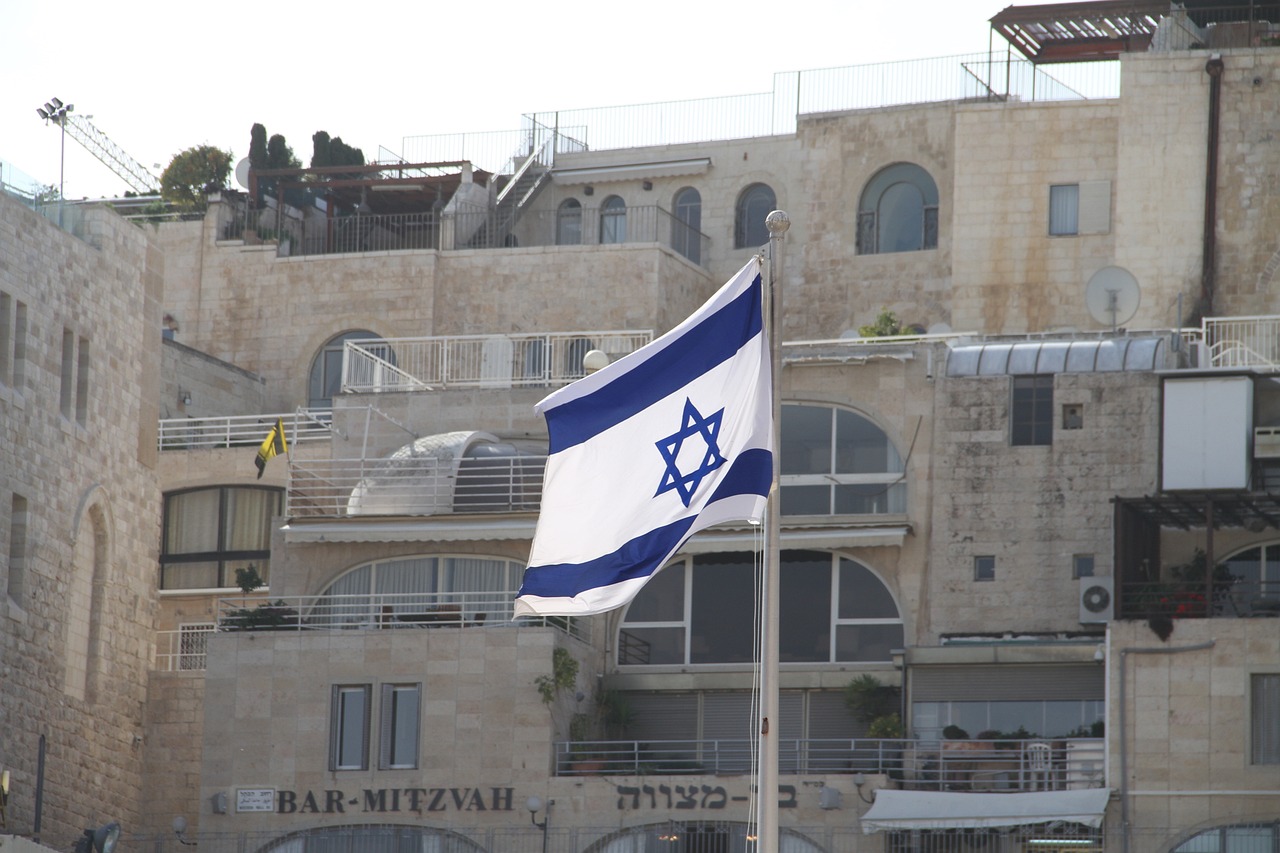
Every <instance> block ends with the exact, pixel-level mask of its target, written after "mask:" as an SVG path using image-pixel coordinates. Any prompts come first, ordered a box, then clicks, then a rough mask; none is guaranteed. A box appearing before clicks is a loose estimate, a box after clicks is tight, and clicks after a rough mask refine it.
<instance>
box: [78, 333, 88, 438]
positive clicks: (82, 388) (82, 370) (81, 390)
mask: <svg viewBox="0 0 1280 853" xmlns="http://www.w3.org/2000/svg"><path fill="white" fill-rule="evenodd" d="M88 418H89V339H88V338H81V339H80V346H79V352H78V353H77V358H76V423H78V424H80V426H84V425H85V421H87V420H88Z"/></svg>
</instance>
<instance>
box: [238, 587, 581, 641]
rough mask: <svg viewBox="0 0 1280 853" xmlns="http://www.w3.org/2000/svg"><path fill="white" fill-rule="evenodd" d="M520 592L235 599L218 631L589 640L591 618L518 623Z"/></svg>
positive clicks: (531, 619) (550, 618) (534, 619)
mask: <svg viewBox="0 0 1280 853" xmlns="http://www.w3.org/2000/svg"><path fill="white" fill-rule="evenodd" d="M515 598H516V591H515V590H508V591H487V592H407V593H372V594H354V595H294V596H285V597H271V598H268V599H263V598H260V597H257V598H255V597H248V596H236V597H233V598H220V599H218V601H217V605H216V614H217V630H218V631H346V630H411V629H423V628H510V627H537V626H550V627H553V628H558V629H559V630H561V631H564V632H565V633H566V634H568V635H570V636H572V637H577V638H578V639H581V640H584V641H590V638H591V618H590V617H581V616H575V617H568V616H548V617H541V618H539V617H524V616H522V617H521V618H520V619H518V620H514V621H513V618H512V617H513V616H514V614H515Z"/></svg>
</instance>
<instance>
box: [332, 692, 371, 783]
mask: <svg viewBox="0 0 1280 853" xmlns="http://www.w3.org/2000/svg"><path fill="white" fill-rule="evenodd" d="M371 693H372V689H371V688H370V686H369V685H368V684H357V685H334V688H333V707H332V710H331V712H330V719H329V769H330V770H368V769H369V698H370V694H371Z"/></svg>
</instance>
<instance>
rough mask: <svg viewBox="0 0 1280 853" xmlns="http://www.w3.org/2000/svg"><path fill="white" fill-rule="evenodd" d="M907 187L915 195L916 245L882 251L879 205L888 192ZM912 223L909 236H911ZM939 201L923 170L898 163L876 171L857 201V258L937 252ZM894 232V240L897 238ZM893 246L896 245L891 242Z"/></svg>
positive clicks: (882, 214) (883, 230) (935, 184)
mask: <svg viewBox="0 0 1280 853" xmlns="http://www.w3.org/2000/svg"><path fill="white" fill-rule="evenodd" d="M903 186H906V187H911V188H913V189H914V190H915V191H916V192H917V193H918V194H919V201H920V223H919V225H920V230H919V240H918V241H915V242H917V243H918V245H913V246H910V247H904V248H885V242H886V241H885V233H886V228H885V224H886V223H885V211H884V209H883V205H884V203H885V201H886V196H887V195H888V194H889V193H890V191H891V190H895V189H896V188H898V187H903ZM914 224H915V223H914V222H913V223H912V226H913V227H912V231H911V235H910V236H914V235H915V230H914ZM938 232H939V197H938V182H937V181H935V180H934V179H933V175H931V174H929V171H928V170H927V169H925V168H924V167H922V166H920V165H919V164H916V163H909V162H905V161H904V162H898V163H891V164H889V165H888V166H885V167H884V168H882V169H880V170H879V171H877V172H876V173H875V174H874V175H872V176H871V178H870V179H869V180H868V181H867V183H866V185H865V186H864V187H863V188H862V194H861V195H860V196H859V197H858V213H857V222H856V227H855V229H854V251H855V252H856V253H857V254H859V255H891V254H901V253H903V252H927V251H932V250H935V249H937V248H938ZM899 233H900V232H899V231H898V230H897V229H895V230H894V231H893V234H894V236H895V237H897V236H898V235H899ZM893 242H894V244H895V245H896V244H897V243H898V242H899V241H898V240H896V239H895V240H894V241H893Z"/></svg>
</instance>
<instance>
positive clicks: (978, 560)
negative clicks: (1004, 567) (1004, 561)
mask: <svg viewBox="0 0 1280 853" xmlns="http://www.w3.org/2000/svg"><path fill="white" fill-rule="evenodd" d="M973 579H974V580H976V581H993V580H995V579H996V558H995V557H992V556H982V557H974V558H973Z"/></svg>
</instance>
